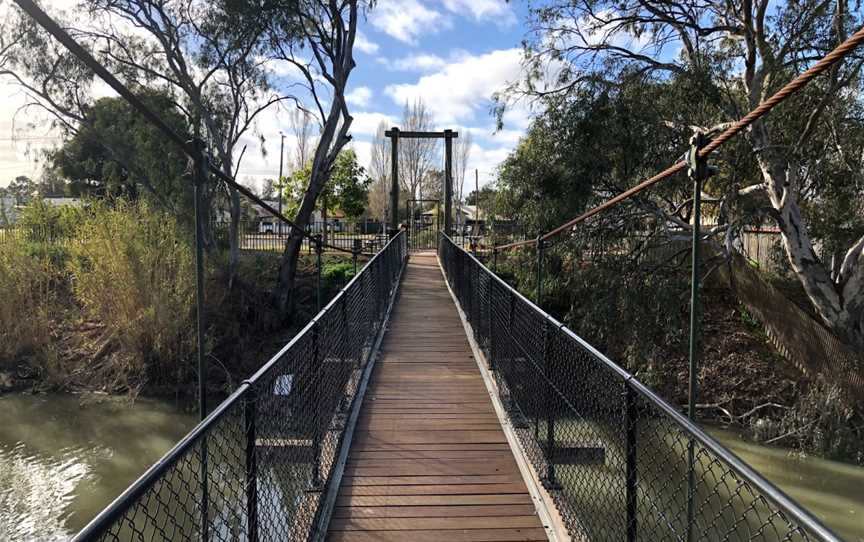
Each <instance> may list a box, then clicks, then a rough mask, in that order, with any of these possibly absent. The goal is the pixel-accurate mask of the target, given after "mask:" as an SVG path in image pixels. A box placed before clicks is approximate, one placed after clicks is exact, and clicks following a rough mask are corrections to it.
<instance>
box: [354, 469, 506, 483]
mask: <svg viewBox="0 0 864 542" xmlns="http://www.w3.org/2000/svg"><path fill="white" fill-rule="evenodd" d="M521 481H522V477H521V476H520V475H519V474H514V473H509V472H508V473H504V474H467V475H461V476H459V475H443V476H346V477H344V478H343V482H342V485H344V486H387V485H389V486H400V485H406V486H412V485H414V486H417V485H430V484H431V485H481V484H515V483H518V482H521Z"/></svg>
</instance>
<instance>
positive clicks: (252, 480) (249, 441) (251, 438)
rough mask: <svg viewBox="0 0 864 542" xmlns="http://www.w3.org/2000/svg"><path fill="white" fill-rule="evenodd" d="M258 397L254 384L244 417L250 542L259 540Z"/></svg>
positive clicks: (247, 395) (249, 393) (248, 393)
mask: <svg viewBox="0 0 864 542" xmlns="http://www.w3.org/2000/svg"><path fill="white" fill-rule="evenodd" d="M256 400H257V397H256V395H255V388H254V386H251V385H250V386H249V388H247V391H246V402H245V406H244V417H245V419H246V521H247V525H248V529H249V533H248V534H249V540H250V542H256V541H257V540H258V457H257V455H256V451H257V447H256V445H255V443H256V438H257V437H256V427H255V415H256V411H257V405H256V404H255V402H256Z"/></svg>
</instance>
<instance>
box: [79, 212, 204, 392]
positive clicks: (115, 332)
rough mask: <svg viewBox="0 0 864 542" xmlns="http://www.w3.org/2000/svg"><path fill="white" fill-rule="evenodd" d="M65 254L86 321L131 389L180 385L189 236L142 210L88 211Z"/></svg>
mask: <svg viewBox="0 0 864 542" xmlns="http://www.w3.org/2000/svg"><path fill="white" fill-rule="evenodd" d="M76 237H77V239H76V241H77V242H76V243H73V244H72V246H71V247H70V252H71V258H70V261H69V271H70V274H71V278H72V288H73V292H74V296H75V299H76V301H77V302H78V304H79V305H80V307H81V310H82V312H83V315H84V317H85V318H87V319H90V320H93V321H98V322H99V323H101V324H102V325H103V326H104V327H105V330H106V333H107V334H108V336H109V338H110V341H111V343H112V345H113V347H114V348H115V349H116V350H115V352H114V354H113V355H112V356H111V364H112V365H113V367H112V369H113V370H114V371H120V372H122V373H123V374H124V376H125V377H126V379H127V381H128V383H129V385H130V386H134V385H136V384H137V385H141V384H143V383H144V380H146V381H147V382H149V383H150V384H156V383H169V382H177V381H180V380H182V375H183V373H184V371H186V370H187V369H186V367H187V364H186V363H185V361H186V360H187V359H188V357H189V354H190V352H192V351H193V347H194V340H193V339H194V335H193V331H194V326H193V320H192V316H193V314H192V307H193V297H194V286H195V283H194V277H195V275H194V268H193V259H192V252H191V248H190V242H189V234H188V232H187V231H185V230H184V229H183V228H182V227H181V226H180V225H179V224H178V223H177V220H176V219H175V218H174V217H172V216H171V215H168V214H166V213H164V212H161V211H158V210H156V209H153V208H152V207H151V206H149V205H147V204H146V203H144V202H138V203H126V202H114V204H113V205H111V206H108V205H104V204H97V205H94V206H93V207H91V209H90V210H89V212H88V213H86V216H85V218H84V219H83V221H82V222H81V223H80V225H79V226H78V231H77V235H76Z"/></svg>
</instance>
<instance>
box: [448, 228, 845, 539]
mask: <svg viewBox="0 0 864 542" xmlns="http://www.w3.org/2000/svg"><path fill="white" fill-rule="evenodd" d="M441 240H442V243H449V244H450V246H451V247H452V248H453V249H455V250H457V251H459V252H461V254H462V257H467V258H468V259H469V261H470V262H471V263H473V264H474V265H476V266H478V268H479V269H481V270H482V271H483V272H484V273H485V274H486V275H487V276H488V277H489V278H490V279H491V280H494V281H495V282H496V283H497V284H499V285H500V286H501V287H503V288H504V289H505V290H506V291H508V292H509V293H510V294H511V295H513V296H515V297H516V298H517V299H518V300H519V301H521V302H522V303H524V304H525V305H527V306H528V307H529V308H530V309H531V310H533V311H535V312H536V313H537V314H538V315H539V316H541V317H542V318H543V319H545V320H546V321H547V322H549V323H550V324H552V325H553V327H555V328H557V329H558V330H560V331H561V332H563V333H564V334H565V335H566V336H567V337H568V338H570V339H571V340H573V341H575V342H576V343H577V344H578V345H579V346H580V347H581V348H582V349H583V350H585V351H586V352H587V353H589V354H590V355H591V356H592V357H593V358H594V359H595V360H597V361H599V362H600V363H601V364H602V366H603V367H604V368H605V369H607V370H609V371H611V372H613V373H615V374H616V375H617V376H618V377H619V378H621V379H623V382H624V384H625V385H626V386H627V387H629V388H631V389H632V390H633V391H635V392H636V393H637V394H638V395H639V396H641V397H642V398H643V399H644V400H646V401H647V402H648V403H649V404H650V405H651V406H654V407H656V408H657V409H658V410H659V411H660V412H662V413H663V414H665V415H666V416H668V418H669V419H671V421H673V422H674V423H675V424H676V425H677V426H678V427H679V428H680V429H681V430H682V431H683V432H684V433H686V434H687V435H688V436H689V437H691V438H692V439H693V440H694V441H695V442H698V443H699V444H700V445H701V446H702V447H704V448H705V449H706V450H708V451H709V452H710V453H712V454H714V455H716V456H717V457H719V458H720V459H722V461H724V462H725V463H726V464H727V465H728V466H729V467H730V468H731V470H732V471H734V472H735V473H736V474H737V475H738V476H740V477H741V478H742V479H743V480H744V481H745V482H746V483H748V484H750V485H751V486H752V487H753V488H755V489H756V490H758V491H759V492H760V493H761V494H762V496H764V497H765V499H767V500H768V501H770V502H771V503H773V504H774V505H775V506H776V507H777V508H778V509H779V510H780V511H782V512H783V513H785V514H786V515H788V517H790V518H792V519H794V521H795V522H797V523H798V524H799V526H800V527H801V528H803V529H805V530H806V531H807V532H808V533H809V534H812V535H813V536H815V537H817V538H818V540H821V541H824V542H842V539H841V538H839V537H838V536H837V535H836V534H835V533H834V532H833V531H832V530H831V529H829V528H828V527H827V526H825V525H824V524H823V523H822V522H821V521H820V520H818V519H817V518H816V517H814V516H813V515H812V514H811V513H810V512H809V511H807V510H805V509H803V508H802V507H801V506H800V505H799V504H798V503H797V502H795V501H794V500H793V499H792V498H791V497H789V496H788V495H787V494H786V493H785V492H784V491H783V490H781V489H780V488H778V487H777V486H775V485H774V484H773V483H771V482H770V481H768V480H767V479H765V478H764V477H763V476H762V475H760V474H759V473H758V472H756V471H755V470H754V469H753V468H752V467H750V466H749V465H747V463H745V462H744V461H743V460H741V459H740V458H739V457H738V456H737V455H735V454H734V453H733V452H732V451H730V450H729V449H727V448H726V447H724V446H723V445H722V444H720V443H719V442H718V441H717V440H715V439H714V438H713V437H711V436H710V435H708V434H707V433H705V431H703V430H702V429H701V428H700V427H699V426H698V425H696V424H695V423H693V422H692V421H691V420H689V419H688V418H687V417H685V416H683V415H682V414H681V413H680V412H679V411H678V410H677V409H676V408H675V407H674V406H672V405H671V404H669V403H668V402H667V401H665V400H664V399H663V398H661V397H659V396H658V395H657V394H656V393H655V392H653V391H652V390H651V389H649V388H648V387H647V386H645V385H644V384H642V383H641V382H640V381H639V380H637V379H636V377H635V376H633V375H632V374H630V373H629V372H628V371H627V370H626V369H624V368H622V367H621V366H619V365H618V364H616V363H615V362H613V361H612V360H610V359H609V358H608V357H606V356H605V355H604V354H602V353H601V352H600V351H598V350H597V349H596V348H594V347H593V346H591V345H590V344H589V343H588V342H586V341H585V340H584V339H582V338H581V337H580V336H579V335H577V334H576V333H575V332H574V331H572V330H571V329H569V328H568V327H566V326H565V325H564V324H563V323H561V322H559V321H558V320H557V319H555V318H554V317H553V316H551V315H550V314H548V313H546V312H545V311H543V310H542V309H541V308H540V307H538V306H537V305H536V304H535V303H534V302H532V301H531V300H530V299H528V298H527V297H525V296H524V295H522V293H520V292H519V291H518V290H516V289H515V288H513V287H512V286H511V285H510V284H508V283H507V282H506V281H504V280H503V279H502V278H501V277H499V276H498V275H497V274H495V273H494V272H493V271H491V270H490V269H489V268H487V267H486V265H484V264H483V263H482V262H481V261H480V260H478V259H477V258H476V257H475V256H474V255H473V254H471V253H470V252H468V251H466V250H464V249H463V248H461V247H460V246H459V245H458V244H457V243H455V242H454V241H453V240H452V239H451V238H450V237H449V236H447V235H446V234H444V233H441ZM442 263H443V262H442ZM447 278H448V281H450V280H451V278H450V277H449V276H448V277H447ZM475 333H477V331H476V330H475Z"/></svg>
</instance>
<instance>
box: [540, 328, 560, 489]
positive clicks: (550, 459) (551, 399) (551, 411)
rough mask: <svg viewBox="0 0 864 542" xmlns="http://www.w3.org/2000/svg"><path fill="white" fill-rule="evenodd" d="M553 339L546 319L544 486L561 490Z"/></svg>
mask: <svg viewBox="0 0 864 542" xmlns="http://www.w3.org/2000/svg"><path fill="white" fill-rule="evenodd" d="M551 337H552V332H551V331H550V329H549V320H548V319H545V320H543V372H544V373H545V374H544V377H545V379H546V386H547V387H548V388H550V389H549V390H547V391H546V393H544V394H543V402H544V403H545V408H544V410H545V411H546V479H545V480H543V486H544V487H545V488H546V489H548V490H554V489H561V485H560V484H559V483H558V480H557V479H556V478H555V394H554V390H553V389H551V388H552V382H554V377H555V375H554V374H553V372H552V356H551V355H550V352H549V350H550V348H549V342H550V340H551Z"/></svg>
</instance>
